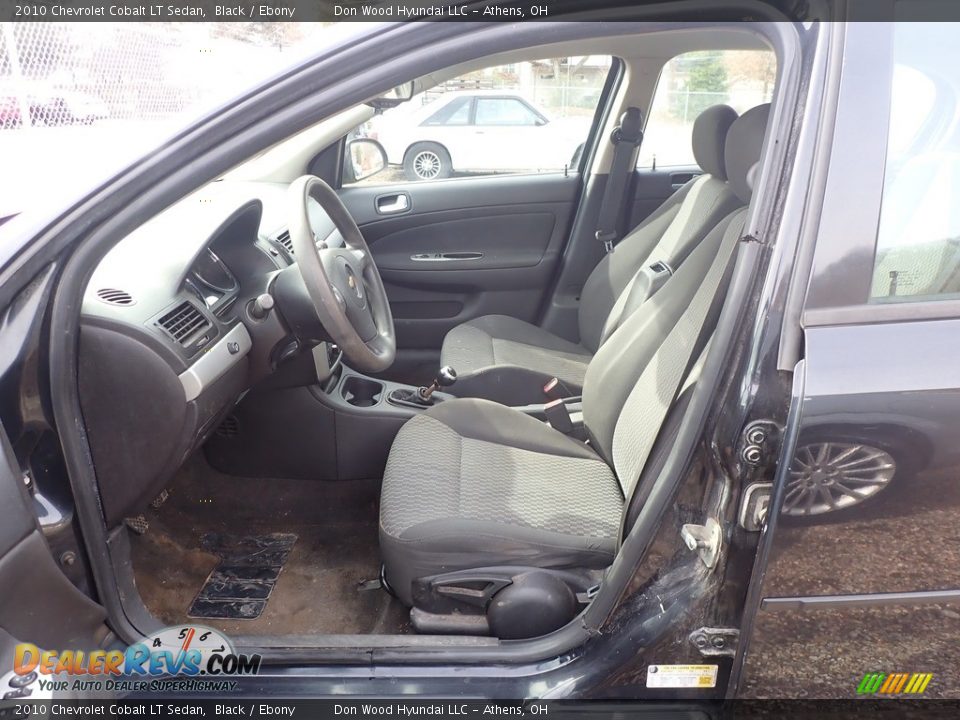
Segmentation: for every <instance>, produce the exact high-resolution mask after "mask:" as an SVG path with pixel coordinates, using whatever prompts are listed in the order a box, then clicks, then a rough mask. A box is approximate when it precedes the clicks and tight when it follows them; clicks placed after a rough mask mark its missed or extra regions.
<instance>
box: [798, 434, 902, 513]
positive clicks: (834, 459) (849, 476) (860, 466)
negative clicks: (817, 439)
mask: <svg viewBox="0 0 960 720" xmlns="http://www.w3.org/2000/svg"><path fill="white" fill-rule="evenodd" d="M896 469H897V463H896V460H894V458H893V456H892V455H890V453H888V452H886V451H885V450H881V449H880V448H877V447H873V446H871V445H862V444H855V443H834V442H821V443H813V444H810V445H804V446H803V447H801V448H800V449H799V450H798V451H797V454H796V456H795V458H794V461H793V465H792V466H791V468H790V477H789V479H788V480H787V491H786V494H785V495H784V498H783V508H782V510H781V512H782V513H783V514H784V515H792V516H801V517H803V516H810V515H824V514H826V513H830V512H835V511H837V510H843V509H844V508H848V507H851V506H853V505H857V504H858V503H861V502H863V501H864V500H866V499H868V498H871V497H873V496H874V495H876V494H877V493H878V492H880V491H881V490H883V489H884V488H885V487H886V486H887V485H888V484H889V483H890V481H891V480H892V479H893V475H894V473H895V472H896Z"/></svg>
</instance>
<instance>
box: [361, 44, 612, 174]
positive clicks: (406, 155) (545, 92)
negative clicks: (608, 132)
mask: <svg viewBox="0 0 960 720" xmlns="http://www.w3.org/2000/svg"><path fill="white" fill-rule="evenodd" d="M611 66H612V58H610V57H609V56H599V55H590V56H583V57H567V58H552V59H547V60H540V61H535V62H521V63H511V64H509V65H498V66H494V67H489V68H485V69H483V70H477V71H474V72H470V73H467V74H465V75H461V76H460V77H457V78H453V79H451V80H448V81H446V82H444V83H442V84H440V85H438V86H436V87H433V88H430V89H429V90H427V91H426V92H423V93H420V94H419V95H416V96H414V97H413V98H412V99H411V100H410V101H409V102H406V103H403V104H402V105H399V106H398V107H395V108H391V109H390V110H387V111H385V112H383V113H382V114H380V115H376V116H374V117H372V118H371V119H370V120H369V121H367V122H366V123H364V124H363V125H362V126H361V127H358V128H355V129H354V130H353V131H352V132H351V133H350V134H349V135H348V137H351V138H352V137H367V138H372V139H374V140H378V141H379V142H380V143H381V144H382V145H383V147H384V150H385V151H386V153H387V161H388V163H389V165H388V167H387V169H386V170H384V171H381V172H380V173H377V174H376V175H374V176H372V177H370V178H367V179H365V180H362V181H361V182H362V183H363V184H365V185H382V184H389V183H396V182H424V181H434V180H443V179H445V178H461V177H478V176H483V175H498V174H503V173H537V172H552V171H563V169H564V168H565V167H567V168H573V169H575V168H576V166H577V164H578V162H579V157H580V156H581V152H580V151H581V149H582V146H583V144H584V142H585V141H586V139H587V136H588V135H589V133H590V128H591V126H592V124H593V119H594V116H595V114H596V111H597V106H598V105H599V104H600V96H601V94H602V92H603V87H604V84H605V83H606V81H607V76H608V75H609V74H610V68H611Z"/></svg>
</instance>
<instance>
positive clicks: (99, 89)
mask: <svg viewBox="0 0 960 720" xmlns="http://www.w3.org/2000/svg"><path fill="white" fill-rule="evenodd" d="M330 25H332V23H96V22H82V23H54V22H44V23H29V22H25V23H0V217H3V216H6V215H10V214H13V213H15V212H19V211H22V210H24V209H27V208H29V207H33V206H34V205H36V204H37V203H38V202H42V201H43V199H44V198H47V199H48V200H47V201H49V197H50V190H51V189H50V188H49V187H48V185H49V182H48V180H49V177H50V174H51V173H52V172H55V173H57V175H58V178H59V181H58V185H59V184H62V183H69V184H71V185H73V186H75V187H76V188H78V189H79V188H83V187H85V186H86V187H88V186H89V185H90V183H92V182H96V181H97V180H100V179H105V177H106V176H108V175H110V174H111V173H112V172H115V171H116V170H119V169H120V168H121V167H122V166H123V165H125V164H126V163H127V162H129V161H131V160H133V159H134V158H136V157H138V156H140V155H143V154H145V153H147V152H149V151H150V150H151V149H152V148H154V147H156V146H157V145H158V144H159V143H160V142H162V141H163V140H164V139H165V138H166V137H169V136H170V135H171V134H172V133H173V132H174V131H176V130H177V129H179V128H180V127H182V126H183V125H184V124H185V123H186V122H187V121H188V120H189V119H191V118H193V117H196V116H198V115H199V114H201V113H202V112H203V111H205V110H207V109H209V108H211V107H213V106H215V105H216V104H217V103H218V102H224V101H226V100H228V99H230V98H231V97H233V96H235V95H236V94H238V93H240V92H241V91H243V90H245V89H247V88H249V87H250V86H252V85H254V84H255V83H257V82H259V81H262V80H264V79H266V78H268V77H270V76H271V75H273V74H275V73H277V72H279V71H280V70H282V69H283V68H285V67H288V66H290V65H292V64H293V63H294V62H296V60H298V59H300V58H301V57H303V56H304V55H306V54H308V53H311V52H315V51H316V50H317V49H319V48H320V47H321V46H322V45H323V44H324V43H326V42H328V38H327V35H326V34H327V33H328V32H329V31H330V30H332V29H333V28H330V27H328V26H330Z"/></svg>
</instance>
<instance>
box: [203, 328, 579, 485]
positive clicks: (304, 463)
mask: <svg viewBox="0 0 960 720" xmlns="http://www.w3.org/2000/svg"><path fill="white" fill-rule="evenodd" d="M275 375H276V378H275V379H274V380H273V382H272V384H271V385H268V386H267V385H261V386H259V387H258V388H255V389H254V390H252V391H251V392H250V393H248V394H247V396H246V397H245V398H244V399H243V401H242V402H241V403H240V404H239V405H238V406H237V407H236V408H235V409H234V411H233V413H232V414H231V415H230V416H228V417H227V418H226V420H225V421H224V422H223V423H222V424H221V426H220V427H219V428H218V429H217V430H216V431H215V432H214V434H213V436H212V437H211V438H210V440H209V441H208V442H207V444H206V446H205V449H206V455H207V459H208V461H209V462H210V464H211V465H213V466H214V467H216V468H218V469H219V470H221V471H223V472H225V473H228V474H231V475H240V476H248V477H249V476H254V477H276V478H292V479H303V480H324V481H326V480H376V479H379V478H381V477H383V470H384V467H385V465H386V462H387V457H388V455H389V453H390V447H391V445H392V444H393V440H394V438H395V437H396V434H397V432H398V431H399V430H400V428H401V427H402V426H403V424H404V423H405V422H407V421H408V420H409V419H410V418H412V417H414V416H416V415H418V414H420V413H423V412H425V411H426V410H428V409H429V408H431V407H434V406H436V405H437V404H439V403H443V402H450V401H451V400H453V399H454V395H453V394H452V393H451V392H449V390H451V389H452V387H453V386H455V382H456V372H455V371H454V369H453V368H441V369H440V371H439V372H438V373H437V376H436V378H435V379H434V381H433V382H432V383H430V384H429V385H426V386H422V387H416V386H413V385H406V384H403V383H398V382H393V381H391V380H385V379H381V378H374V377H370V376H368V375H365V374H363V373H361V372H359V371H357V370H354V369H352V368H350V367H348V366H347V365H346V364H345V363H344V360H343V355H342V353H341V352H340V351H339V349H338V348H337V347H336V346H334V345H330V344H322V345H320V346H318V347H316V348H314V351H313V353H312V355H311V354H310V353H305V354H303V355H301V356H299V357H298V358H297V359H296V360H294V361H291V362H290V363H288V364H287V367H285V369H284V370H283V372H279V371H278V372H277V373H276V374H275ZM579 400H580V398H576V397H571V398H552V399H551V395H550V393H549V392H548V391H547V389H545V395H544V403H542V404H540V403H538V404H533V405H525V406H521V407H517V408H515V409H516V410H518V411H520V412H523V413H526V414H528V415H531V416H533V417H536V418H538V419H540V420H544V421H547V422H549V423H550V424H551V425H552V426H553V427H555V428H556V429H557V430H560V431H561V432H563V433H565V434H568V435H571V436H572V437H578V438H580V439H583V438H582V437H581V435H582V434H583V423H582V413H581V412H580V406H579Z"/></svg>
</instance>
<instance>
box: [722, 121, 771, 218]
mask: <svg viewBox="0 0 960 720" xmlns="http://www.w3.org/2000/svg"><path fill="white" fill-rule="evenodd" d="M769 117H770V103H765V104H763V105H757V106H756V107H755V108H752V109H750V110H747V111H746V112H745V113H744V114H743V115H741V116H740V117H738V118H737V119H736V120H735V121H734V123H733V125H731V126H730V130H729V131H728V132H727V144H726V152H725V153H724V155H725V160H726V167H727V182H728V183H730V189H731V190H733V192H735V193H736V194H737V197H739V198H740V199H741V200H743V202H745V203H749V202H750V197H751V195H752V194H753V182H754V176H755V175H756V172H757V168H758V167H759V164H760V152H761V151H762V150H763V138H764V135H765V133H766V129H767V119H768V118H769Z"/></svg>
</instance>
